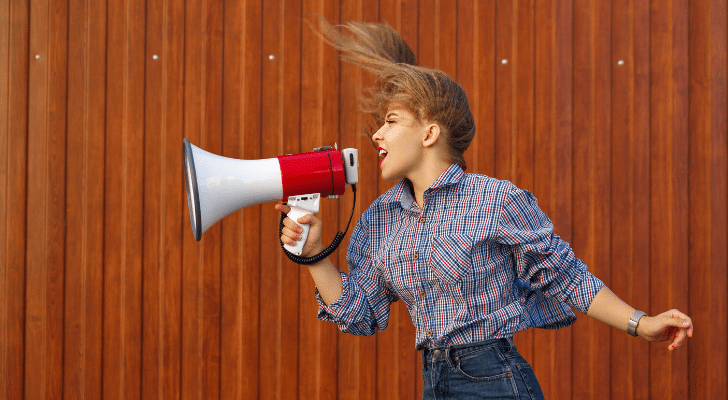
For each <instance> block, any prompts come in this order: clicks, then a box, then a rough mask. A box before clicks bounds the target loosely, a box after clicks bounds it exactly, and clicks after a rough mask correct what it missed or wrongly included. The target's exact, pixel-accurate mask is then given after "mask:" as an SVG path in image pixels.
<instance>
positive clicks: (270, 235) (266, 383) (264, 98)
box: [259, 1, 296, 399]
mask: <svg viewBox="0 0 728 400" xmlns="http://www.w3.org/2000/svg"><path fill="white" fill-rule="evenodd" d="M282 7H285V5H283V4H281V3H280V2H275V1H269V2H264V3H263V7H262V8H263V10H262V31H263V33H262V41H261V47H262V52H261V59H260V61H259V62H260V63H261V64H262V66H263V67H262V86H261V92H260V98H261V105H262V110H261V121H262V123H261V128H262V129H263V130H264V131H265V133H262V134H261V142H262V143H261V144H262V146H261V158H273V157H277V156H278V155H281V154H287V153H284V152H283V142H284V141H285V137H286V135H285V133H284V132H283V107H282V102H283V101H282V99H283V96H284V93H283V86H282V76H281V74H282V69H283V68H282V67H283V64H282V63H283V62H284V61H285V59H286V58H285V55H284V54H281V50H282V40H283V37H282V35H283V29H282V25H283V21H282V20H281V15H282V11H281V10H280V9H279V8H282ZM271 57H272V58H271ZM294 153H295V151H294ZM279 218H280V214H279V213H278V212H276V211H275V210H274V209H273V207H272V206H271V205H268V204H266V205H262V206H261V230H260V231H261V238H262V239H263V240H266V241H268V242H273V240H275V238H276V237H277V236H278V225H279V224H278V221H279ZM271 250H272V249H271ZM277 254H278V257H272V256H270V255H269V256H268V257H265V259H264V260H262V262H263V264H262V265H261V274H260V291H261V295H262V296H264V297H265V300H264V301H261V303H260V347H261V348H262V349H266V351H265V356H261V357H260V371H261V374H260V388H261V398H262V399H277V398H282V397H281V390H282V388H283V387H284V386H285V385H284V383H283V381H282V379H281V361H282V360H283V358H284V355H283V354H282V351H283V349H282V348H281V344H282V343H281V339H282V335H283V333H282V332H281V326H282V322H283V321H282V320H281V317H282V308H283V307H284V305H283V303H282V299H281V296H280V294H281V291H280V290H279V287H280V284H281V279H282V273H283V270H282V268H283V260H282V259H281V258H280V252H277ZM271 255H272V254H271ZM292 268H296V267H295V266H293V267H292ZM289 306H290V305H289Z"/></svg>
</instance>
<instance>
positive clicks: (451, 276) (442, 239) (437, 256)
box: [431, 235, 473, 284]
mask: <svg viewBox="0 0 728 400" xmlns="http://www.w3.org/2000/svg"><path fill="white" fill-rule="evenodd" d="M472 250H473V237H472V236H469V235H447V236H438V237H434V238H433V239H432V257H431V267H432V270H433V272H434V273H435V275H437V277H438V278H440V279H442V280H443V281H445V282H447V283H450V284H457V283H459V282H460V281H462V280H463V279H464V278H466V277H467V276H468V275H470V273H471V272H472V271H473V267H472V262H471V261H472Z"/></svg>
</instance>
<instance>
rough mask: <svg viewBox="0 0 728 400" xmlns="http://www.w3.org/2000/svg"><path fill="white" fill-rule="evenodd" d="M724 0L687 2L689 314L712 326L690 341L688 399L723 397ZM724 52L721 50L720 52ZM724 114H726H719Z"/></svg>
mask: <svg viewBox="0 0 728 400" xmlns="http://www.w3.org/2000/svg"><path fill="white" fill-rule="evenodd" d="M725 15H726V3H725V2H692V3H691V4H690V43H689V47H690V63H689V71H690V82H689V95H690V98H689V104H690V110H689V116H690V121H689V135H690V136H689V143H690V154H689V157H690V158H689V160H690V172H689V174H690V175H689V179H690V185H689V191H690V193H689V195H690V197H689V204H690V208H689V216H688V220H689V224H690V225H689V246H688V260H689V262H690V266H689V270H690V271H691V274H690V287H689V294H690V297H689V299H690V315H691V317H692V318H693V321H694V324H695V325H696V326H710V329H709V330H708V331H707V332H704V336H703V335H701V336H703V339H702V340H699V341H691V342H690V343H688V349H689V350H690V354H689V358H688V363H689V366H688V370H690V371H694V373H691V374H690V376H689V382H688V384H689V387H690V391H689V394H690V398H696V399H697V398H711V397H716V396H718V397H720V396H721V395H724V394H725V393H726V383H725V380H724V379H716V375H715V372H713V371H714V368H715V369H719V370H724V369H725V368H726V367H725V366H726V350H725V349H723V350H719V349H720V348H721V347H722V346H723V343H725V338H726V324H725V321H724V320H715V319H714V318H713V316H714V315H715V314H713V313H715V312H721V311H722V312H723V313H725V310H726V303H727V301H726V294H725V293H726V292H725V287H726V272H725V265H726V262H727V261H726V260H727V259H728V258H727V257H726V251H727V250H726V247H727V246H726V239H725V238H726V235H725V232H726V206H725V204H726V170H727V169H728V167H727V166H726V135H725V132H726V120H725V110H726V72H725V71H726V56H725V51H723V49H725V48H726V18H725ZM718 49H721V50H718ZM720 115H722V116H720Z"/></svg>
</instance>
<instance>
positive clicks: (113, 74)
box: [102, 2, 128, 399]
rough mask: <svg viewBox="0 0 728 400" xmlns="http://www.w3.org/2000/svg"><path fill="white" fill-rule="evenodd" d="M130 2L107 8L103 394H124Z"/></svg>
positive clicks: (111, 396)
mask: <svg viewBox="0 0 728 400" xmlns="http://www.w3.org/2000/svg"><path fill="white" fill-rule="evenodd" d="M124 16H125V2H110V3H108V8H107V24H108V25H107V26H108V30H107V46H108V51H107V59H106V65H107V77H106V78H107V80H106V99H107V100H106V104H107V109H106V130H105V133H106V148H105V152H106V154H105V157H104V160H105V163H106V164H105V172H106V176H105V179H104V182H105V184H106V186H105V190H104V204H105V209H104V216H105V219H104V285H103V286H104V288H103V293H104V299H103V304H104V310H103V316H104V323H103V338H104V343H103V350H102V358H103V366H102V371H103V373H104V375H103V378H102V379H103V388H102V390H103V398H105V399H118V398H124V392H123V379H124V375H123V373H124V371H123V359H122V355H123V352H124V345H125V343H124V341H123V324H122V314H121V311H122V309H123V305H122V302H121V297H122V293H123V287H122V279H123V274H122V270H121V269H122V266H123V265H125V260H124V256H123V254H124V252H125V247H124V246H125V243H124V241H123V232H122V230H123V221H124V220H125V218H126V209H125V208H124V201H123V199H124V196H122V195H120V193H119V188H123V187H125V176H124V174H123V170H124V165H125V163H126V161H125V160H126V157H127V151H126V146H125V142H126V140H125V139H126V129H127V128H126V123H125V119H126V118H125V115H126V104H127V101H128V100H127V98H126V92H125V90H124V88H125V87H126V80H127V78H126V74H125V65H126V62H127V59H126V56H125V53H124V47H125V46H124V44H125V42H124V27H125V17H124Z"/></svg>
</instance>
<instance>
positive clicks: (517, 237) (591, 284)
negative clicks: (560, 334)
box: [497, 186, 604, 313]
mask: <svg viewBox="0 0 728 400" xmlns="http://www.w3.org/2000/svg"><path fill="white" fill-rule="evenodd" d="M497 240H498V241H499V242H500V243H502V244H505V245H508V246H509V247H510V248H511V252H512V254H513V258H514V264H515V273H516V276H517V278H518V279H520V280H524V281H527V282H528V284H529V286H530V288H531V290H534V291H536V290H537V291H540V292H542V293H543V294H544V295H545V296H546V297H548V298H550V299H552V300H554V301H558V302H565V303H566V304H569V305H570V306H572V307H574V308H576V309H577V310H579V311H580V312H582V313H586V312H587V310H588V309H589V305H590V304H591V302H592V300H593V299H594V296H596V294H597V292H598V291H599V290H600V289H601V288H602V287H603V286H604V283H602V282H601V281H600V280H599V279H597V278H596V277H595V276H594V275H592V274H591V273H590V272H589V271H588V270H587V267H586V265H585V264H584V262H582V261H581V260H580V259H578V258H576V256H575V255H574V252H573V250H572V249H571V247H570V246H569V244H568V243H567V242H565V241H564V240H562V239H561V237H559V235H557V234H555V233H554V232H553V224H552V223H551V220H549V218H548V217H547V216H546V215H545V214H544V213H543V211H541V209H540V208H539V207H538V204H537V201H536V198H535V197H534V196H533V195H532V194H531V193H530V192H528V191H526V190H520V189H518V188H516V187H515V186H512V187H511V188H510V191H509V193H508V195H507V196H506V198H505V200H504V203H503V208H502V212H501V215H500V219H499V223H498V234H497Z"/></svg>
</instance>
